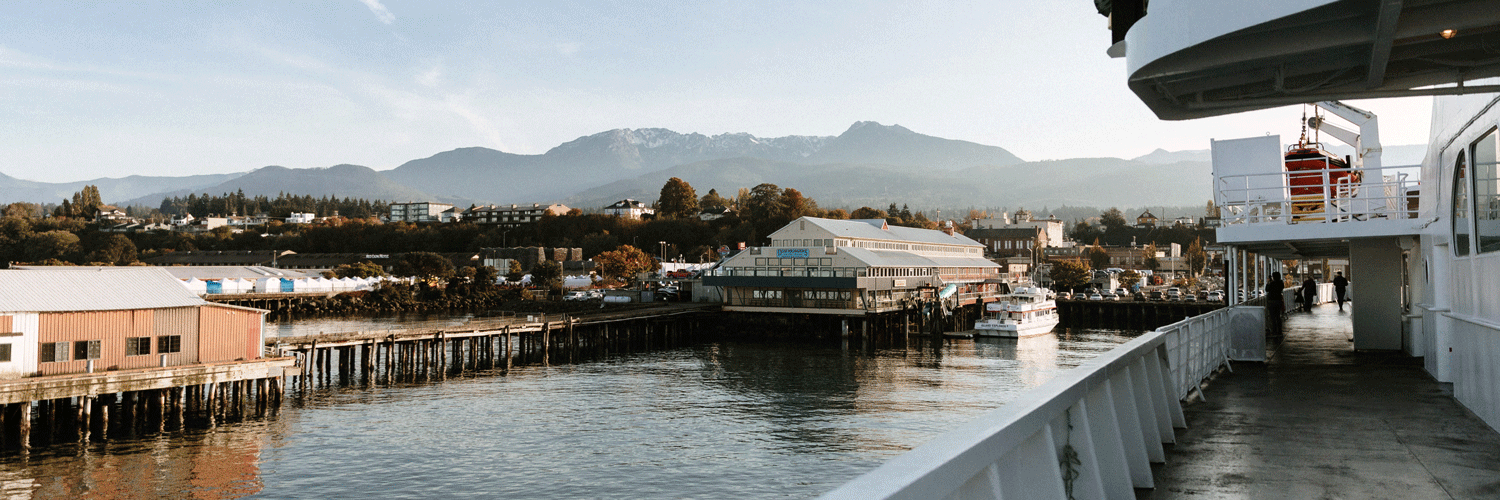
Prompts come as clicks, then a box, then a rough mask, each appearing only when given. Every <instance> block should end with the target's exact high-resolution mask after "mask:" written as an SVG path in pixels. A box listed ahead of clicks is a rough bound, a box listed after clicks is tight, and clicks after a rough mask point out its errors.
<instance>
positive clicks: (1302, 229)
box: [1215, 219, 1421, 259]
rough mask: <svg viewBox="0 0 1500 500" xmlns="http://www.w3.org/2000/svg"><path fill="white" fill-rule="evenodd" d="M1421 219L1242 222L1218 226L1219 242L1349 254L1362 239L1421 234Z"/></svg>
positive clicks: (1268, 251) (1280, 251)
mask: <svg viewBox="0 0 1500 500" xmlns="http://www.w3.org/2000/svg"><path fill="white" fill-rule="evenodd" d="M1420 222H1421V221H1420V220H1415V219H1393V220H1370V221H1356V222H1339V223H1325V224H1238V225H1234V226H1227V227H1221V228H1218V229H1217V230H1216V231H1215V234H1216V235H1217V238H1218V242H1219V243H1220V244H1224V245H1234V246H1235V247H1238V248H1240V249H1243V250H1249V251H1251V252H1254V253H1256V254H1258V255H1265V256H1268V257H1274V258H1278V259H1307V258H1337V257H1347V256H1349V245H1350V244H1351V243H1357V242H1358V241H1359V240H1370V239H1385V238H1392V237H1401V236H1417V235H1419V234H1420V230H1421V227H1420Z"/></svg>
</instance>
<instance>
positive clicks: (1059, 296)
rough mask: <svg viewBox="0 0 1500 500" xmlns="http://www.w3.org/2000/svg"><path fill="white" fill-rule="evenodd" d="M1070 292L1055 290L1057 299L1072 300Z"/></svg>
mask: <svg viewBox="0 0 1500 500" xmlns="http://www.w3.org/2000/svg"><path fill="white" fill-rule="evenodd" d="M1072 299H1073V293H1072V292H1057V300H1072Z"/></svg>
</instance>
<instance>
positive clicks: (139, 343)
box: [125, 337, 151, 356]
mask: <svg viewBox="0 0 1500 500" xmlns="http://www.w3.org/2000/svg"><path fill="white" fill-rule="evenodd" d="M146 354H151V337H130V338H127V339H125V355H126V356H141V355H146Z"/></svg>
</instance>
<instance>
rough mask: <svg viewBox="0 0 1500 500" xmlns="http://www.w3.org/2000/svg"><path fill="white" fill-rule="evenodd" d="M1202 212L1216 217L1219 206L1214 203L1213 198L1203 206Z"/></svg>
mask: <svg viewBox="0 0 1500 500" xmlns="http://www.w3.org/2000/svg"><path fill="white" fill-rule="evenodd" d="M1203 214H1204V215H1206V216H1209V217H1213V218H1218V217H1219V206H1218V205H1215V204H1214V200H1208V205H1207V206H1205V207H1204V209H1203Z"/></svg>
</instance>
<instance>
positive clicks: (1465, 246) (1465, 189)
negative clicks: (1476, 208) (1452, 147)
mask: <svg viewBox="0 0 1500 500" xmlns="http://www.w3.org/2000/svg"><path fill="white" fill-rule="evenodd" d="M1466 160H1467V158H1466V157H1465V156H1464V152H1463V151H1459V152H1458V160H1457V161H1455V162H1454V164H1453V253H1454V254H1455V255H1458V256H1460V257H1462V256H1465V255H1468V254H1469V231H1471V229H1470V228H1469V163H1468V162H1467V161H1466Z"/></svg>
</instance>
